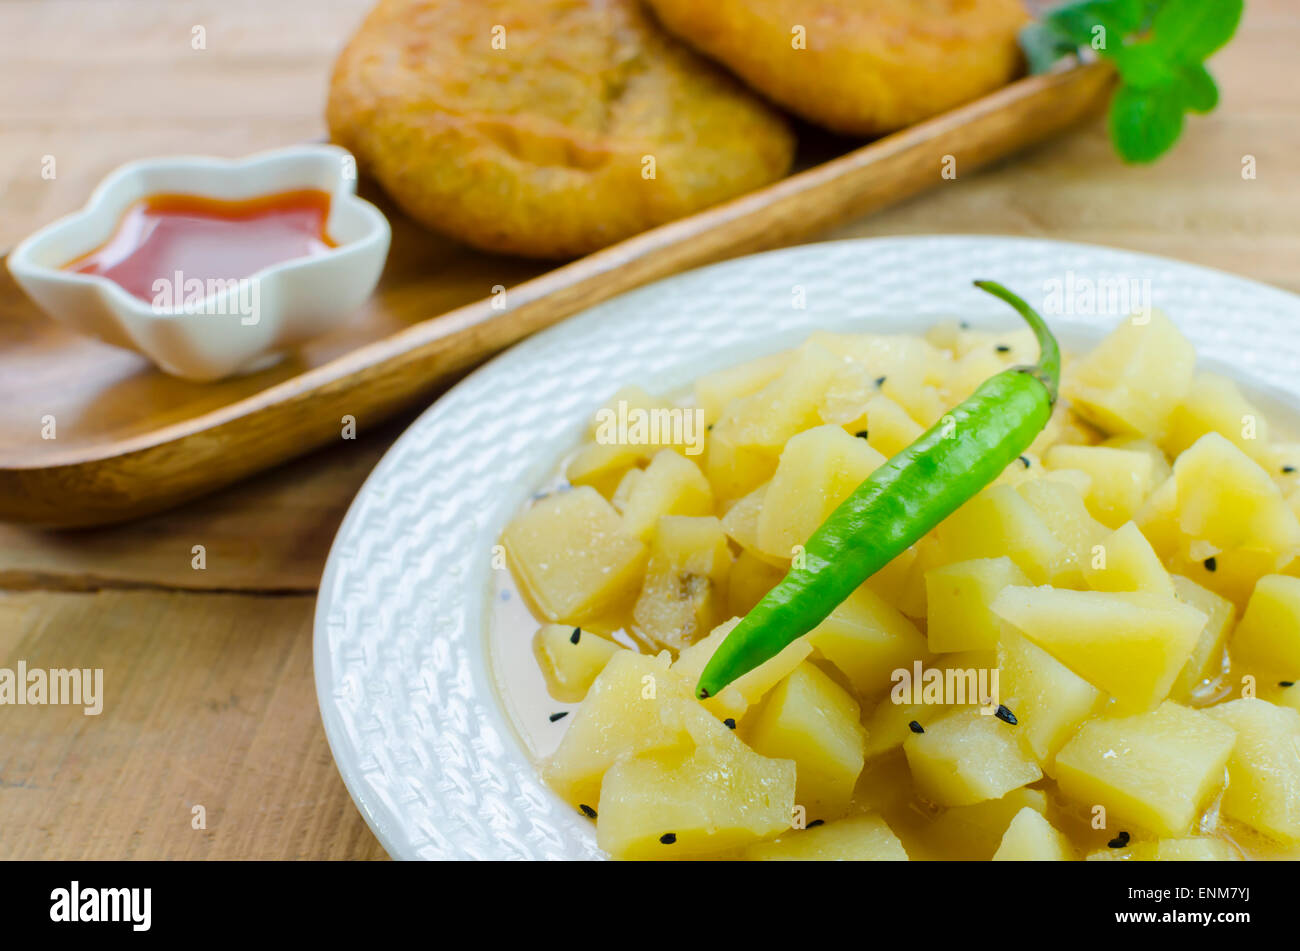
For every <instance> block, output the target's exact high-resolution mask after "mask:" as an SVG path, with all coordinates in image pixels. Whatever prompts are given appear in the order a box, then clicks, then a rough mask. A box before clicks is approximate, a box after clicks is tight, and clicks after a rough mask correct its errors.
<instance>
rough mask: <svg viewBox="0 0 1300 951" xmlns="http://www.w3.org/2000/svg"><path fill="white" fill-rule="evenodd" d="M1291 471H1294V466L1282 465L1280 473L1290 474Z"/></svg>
mask: <svg viewBox="0 0 1300 951" xmlns="http://www.w3.org/2000/svg"><path fill="white" fill-rule="evenodd" d="M1293 472H1295V466H1283V467H1282V474H1283V475H1290V474H1291V473H1293Z"/></svg>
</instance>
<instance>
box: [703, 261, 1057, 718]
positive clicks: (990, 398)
mask: <svg viewBox="0 0 1300 951" xmlns="http://www.w3.org/2000/svg"><path fill="white" fill-rule="evenodd" d="M975 286H976V287H978V288H979V289H980V290H983V291H987V292H988V293H990V294H992V295H994V296H995V297H998V298H1000V299H1002V300H1004V301H1006V302H1007V303H1008V304H1010V305H1011V306H1012V307H1014V308H1015V309H1016V310H1017V311H1018V312H1019V313H1020V315H1021V316H1022V317H1023V318H1024V319H1025V321H1026V322H1027V323H1028V324H1029V326H1030V327H1031V328H1032V329H1033V331H1034V336H1035V337H1036V338H1037V339H1038V348H1039V356H1038V363H1036V364H1035V365H1034V366H1030V367H1013V368H1012V369H1009V370H1004V371H1003V372H1002V373H999V374H998V375H997V376H994V377H992V378H990V379H988V380H986V381H985V382H984V383H983V384H982V385H981V386H980V387H979V389H977V390H976V391H975V392H974V393H973V394H972V395H971V396H970V398H968V399H967V400H966V401H965V402H963V403H962V404H961V405H959V406H957V407H954V408H953V409H952V410H950V411H949V412H948V413H947V414H946V415H945V416H944V417H943V418H942V419H940V420H939V422H938V423H936V424H935V425H934V426H933V427H931V428H930V429H929V430H927V431H926V432H924V433H922V434H921V436H920V437H918V438H917V440H916V441H915V442H914V443H912V444H911V445H910V446H908V447H907V448H906V449H904V450H903V451H902V452H900V453H899V454H898V455H896V456H894V458H892V459H890V460H889V461H888V462H886V463H885V464H884V465H882V466H881V467H880V468H879V469H877V470H876V471H875V472H873V473H872V474H871V475H870V476H868V477H867V479H866V480H865V481H864V482H863V483H862V484H861V485H859V486H858V487H857V488H856V489H855V490H854V491H853V493H852V494H851V495H850V496H849V497H848V498H847V499H845V500H844V501H843V502H841V503H840V505H839V507H838V508H836V509H835V511H834V512H832V513H831V514H830V516H829V517H828V518H827V519H826V521H825V522H823V523H822V524H821V527H820V528H818V529H817V531H816V532H814V533H813V535H812V537H811V538H809V539H808V542H807V544H806V545H805V546H804V552H803V557H802V559H801V560H800V559H796V567H792V568H791V569H790V572H789V573H788V574H787V575H786V576H785V578H784V579H783V580H782V581H781V582H780V583H779V584H778V585H777V586H776V587H775V588H773V589H772V590H771V591H769V592H768V593H767V595H766V596H764V598H763V599H762V600H761V601H759V602H758V604H757V605H756V606H755V607H754V609H753V610H752V611H750V612H749V613H748V614H747V615H745V617H744V618H743V619H742V620H741V622H740V623H739V624H737V625H736V627H735V628H734V629H733V630H732V631H731V633H730V634H728V635H727V637H726V639H725V640H724V641H723V642H722V644H721V645H720V646H719V647H718V650H717V651H716V652H715V653H714V655H713V657H712V658H711V659H710V660H709V662H708V664H706V665H705V667H704V671H703V672H702V673H701V674H700V682H699V685H698V686H697V687H696V693H697V694H698V696H700V697H702V698H703V697H711V696H715V695H716V694H717V693H718V691H720V690H721V689H722V688H723V687H725V686H727V684H729V683H731V682H732V681H733V680H735V679H736V678H737V677H740V676H742V675H743V674H745V673H748V672H749V671H751V670H753V669H754V668H755V667H757V666H758V665H759V664H762V663H763V662H764V661H767V660H769V659H770V658H772V657H775V656H776V655H777V654H779V653H780V652H781V650H782V649H783V648H785V647H786V645H788V644H790V643H792V642H793V641H795V640H797V639H799V638H800V637H802V636H803V635H804V634H807V633H808V632H809V631H811V630H812V629H813V628H814V627H816V626H817V625H818V624H820V623H821V622H822V621H824V620H825V619H826V617H827V615H829V614H830V613H831V612H832V611H833V610H835V608H836V607H838V606H839V605H840V603H841V602H843V601H844V599H845V598H847V597H848V596H849V595H850V594H851V593H852V592H853V590H854V589H855V588H857V587H858V585H860V584H862V582H864V581H866V580H867V579H868V578H869V577H871V576H872V575H873V574H875V573H876V572H877V571H879V570H880V569H881V568H883V567H884V566H885V565H886V564H888V563H889V562H890V561H892V560H893V559H894V558H895V557H896V556H897V555H898V554H899V553H900V552H902V551H903V550H904V549H906V548H907V547H908V546H909V545H912V544H914V543H915V542H916V541H917V540H918V539H920V538H921V536H922V535H924V534H925V533H926V532H928V531H930V529H932V528H934V526H936V525H938V524H939V523H940V522H941V521H943V520H944V519H945V518H947V517H948V516H949V515H951V514H952V513H953V512H954V511H956V510H957V509H958V508H959V507H960V506H961V505H962V503H964V502H966V501H967V500H968V499H970V498H971V497H972V496H974V495H975V494H976V493H978V492H979V491H980V490H981V489H983V488H984V487H985V486H986V485H988V484H989V483H990V482H992V481H993V480H994V479H996V478H997V477H998V475H999V474H1000V473H1001V472H1002V470H1004V469H1005V468H1006V467H1007V466H1008V465H1010V464H1011V463H1012V462H1014V461H1015V460H1016V459H1017V458H1018V457H1019V456H1020V455H1021V454H1022V453H1023V452H1024V451H1025V449H1027V448H1028V447H1029V444H1030V443H1032V442H1033V441H1034V437H1035V436H1037V435H1038V434H1039V433H1040V432H1041V431H1042V429H1043V427H1044V426H1046V425H1047V421H1048V419H1049V418H1050V417H1051V415H1052V406H1053V404H1055V402H1056V391H1057V386H1058V384H1059V383H1060V378H1061V352H1060V350H1059V348H1058V347H1057V345H1056V338H1055V337H1053V336H1052V332H1051V331H1050V330H1049V329H1048V327H1047V323H1046V322H1045V321H1044V320H1043V318H1042V317H1040V316H1039V315H1038V314H1037V313H1035V312H1034V311H1033V310H1032V309H1031V308H1030V307H1029V305H1028V304H1026V303H1025V302H1024V301H1023V300H1021V299H1020V298H1019V297H1016V296H1015V295H1014V294H1012V293H1011V292H1010V291H1009V290H1007V289H1006V288H1005V287H1003V286H1002V285H1000V284H994V283H993V282H991V281H976V282H975Z"/></svg>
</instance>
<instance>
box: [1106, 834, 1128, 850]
mask: <svg viewBox="0 0 1300 951" xmlns="http://www.w3.org/2000/svg"><path fill="white" fill-rule="evenodd" d="M1106 845H1107V846H1109V847H1110V848H1112V849H1122V848H1125V847H1126V846H1127V845H1128V833H1127V832H1121V833H1120V834H1119V835H1117V836H1115V838H1113V839H1111V840H1110V841H1109V842H1107V843H1106Z"/></svg>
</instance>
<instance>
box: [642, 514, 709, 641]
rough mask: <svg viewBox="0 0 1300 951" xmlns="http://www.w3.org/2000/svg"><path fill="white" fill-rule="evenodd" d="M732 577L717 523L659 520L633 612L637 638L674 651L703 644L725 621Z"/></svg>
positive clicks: (694, 519) (671, 518)
mask: <svg viewBox="0 0 1300 951" xmlns="http://www.w3.org/2000/svg"><path fill="white" fill-rule="evenodd" d="M730 572H731V547H730V546H729V545H728V544H727V535H726V533H725V532H723V530H722V523H721V522H719V521H718V520H717V519H716V518H714V517H713V516H712V515H708V516H703V517H696V516H690V515H665V516H663V517H661V518H660V519H659V522H658V527H657V528H656V529H655V533H654V544H653V545H652V546H651V548H650V563H649V564H648V565H647V566H646V572H645V582H644V583H643V584H642V586H641V594H640V595H639V596H638V597H637V600H636V604H635V606H634V607H633V608H632V620H633V622H634V623H635V625H636V630H637V633H639V634H640V635H641V636H642V637H644V638H646V639H647V640H649V641H650V642H651V643H653V644H655V645H656V646H660V647H668V648H671V649H672V650H681V649H682V648H683V647H686V646H687V645H688V644H692V643H694V642H695V641H697V640H699V639H700V638H701V637H703V636H704V635H705V633H706V632H708V631H711V630H712V629H713V628H714V626H715V625H717V624H718V622H719V621H721V620H722V616H723V614H724V612H725V611H726V597H727V580H728V576H729V575H730Z"/></svg>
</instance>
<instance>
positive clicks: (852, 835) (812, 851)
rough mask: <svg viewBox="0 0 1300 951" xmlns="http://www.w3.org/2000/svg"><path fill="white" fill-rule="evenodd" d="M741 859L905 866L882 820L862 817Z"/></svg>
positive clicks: (761, 846) (765, 845)
mask: <svg viewBox="0 0 1300 951" xmlns="http://www.w3.org/2000/svg"><path fill="white" fill-rule="evenodd" d="M744 857H745V858H746V859H748V860H750V861H767V862H771V861H802V862H906V861H907V850H906V849H904V848H903V843H902V842H900V841H898V836H896V835H894V833H893V831H892V830H891V829H890V828H889V826H888V825H886V824H885V820H884V819H882V818H880V816H876V815H863V816H851V817H850V818H848V819H840V820H838V821H836V822H831V823H828V824H826V825H820V826H817V827H815V828H812V829H804V830H803V831H801V832H790V833H787V834H785V835H782V836H781V837H780V838H776V839H773V840H772V841H771V842H760V843H758V844H757V845H751V846H750V847H749V848H748V849H746V850H745V855H744Z"/></svg>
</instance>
